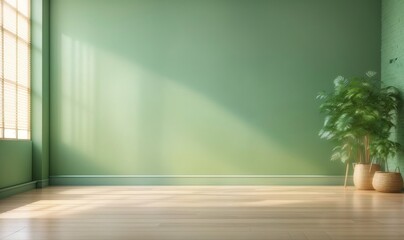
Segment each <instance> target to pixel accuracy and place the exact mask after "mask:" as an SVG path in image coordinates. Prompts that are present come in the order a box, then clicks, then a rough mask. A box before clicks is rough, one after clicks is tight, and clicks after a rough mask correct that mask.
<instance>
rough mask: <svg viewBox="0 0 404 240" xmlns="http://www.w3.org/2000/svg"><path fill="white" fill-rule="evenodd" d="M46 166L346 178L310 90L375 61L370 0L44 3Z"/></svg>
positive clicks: (88, 171) (73, 170) (92, 171)
mask: <svg viewBox="0 0 404 240" xmlns="http://www.w3.org/2000/svg"><path fill="white" fill-rule="evenodd" d="M50 22H51V26H50V36H51V40H50V41H51V51H50V53H51V75H50V79H51V81H50V93H51V96H50V119H51V121H50V125H51V128H50V142H51V145H50V146H51V148H50V160H51V165H50V172H51V175H83V174H84V175H105V174H106V175H122V174H128V175H132V174H133V175H135V174H136V175H137V174H139V175H145V174H146V175H148V174H151V175H172V174H173V175H176V174H187V175H193V174H196V175H199V174H201V175H226V174H232V175H244V174H247V175H256V174H259V175H262V174H264V175H266V174H268V175H284V174H288V175H342V174H343V166H342V165H341V164H339V163H333V162H330V161H329V155H330V150H331V144H329V143H327V142H324V141H322V140H320V139H319V138H318V136H317V133H318V130H319V129H320V127H321V124H322V116H321V115H320V114H319V113H318V105H319V102H317V101H316V100H315V96H316V93H317V92H319V91H321V90H330V89H331V88H332V80H333V79H334V78H335V77H336V76H337V75H339V74H343V75H346V76H352V75H359V74H363V73H364V72H365V71H367V70H369V69H372V70H375V71H378V72H379V71H380V44H381V43H380V1H378V0H355V1H352V0H305V1H301V0H282V1H280V0H268V1H237V0H203V1H202V0H200V1H196V0H195V1H189V0H170V1H153V0H142V1H134V0H114V1H112V0H69V1H66V0H52V1H51V16H50Z"/></svg>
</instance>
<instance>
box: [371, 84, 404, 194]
mask: <svg viewBox="0 0 404 240" xmlns="http://www.w3.org/2000/svg"><path fill="white" fill-rule="evenodd" d="M379 99H380V100H379V102H380V109H379V111H380V113H381V114H380V121H379V122H380V123H379V127H378V128H377V131H376V134H375V138H374V141H373V142H372V143H371V146H370V149H371V154H372V155H373V156H375V158H376V159H377V160H378V161H380V162H381V163H383V165H384V169H385V171H377V172H376V173H375V175H374V177H373V182H372V185H373V187H374V189H376V190H377V191H379V192H391V193H393V192H401V190H402V188H403V178H402V176H401V173H400V169H399V168H398V167H397V168H396V172H390V171H389V170H390V169H389V166H388V158H389V157H394V156H395V155H396V153H397V152H398V150H399V148H400V145H399V144H398V143H397V142H395V141H393V140H391V139H390V134H391V129H392V128H393V127H395V125H394V120H395V119H396V118H397V110H398V108H399V103H400V95H399V92H398V90H397V89H396V88H394V87H382V88H380V91H379ZM397 170H398V171H397Z"/></svg>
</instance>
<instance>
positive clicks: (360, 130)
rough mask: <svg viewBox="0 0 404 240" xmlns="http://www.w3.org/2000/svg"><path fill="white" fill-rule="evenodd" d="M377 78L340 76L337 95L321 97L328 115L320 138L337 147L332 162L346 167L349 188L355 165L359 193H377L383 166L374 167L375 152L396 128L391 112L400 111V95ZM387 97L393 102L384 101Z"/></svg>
mask: <svg viewBox="0 0 404 240" xmlns="http://www.w3.org/2000/svg"><path fill="white" fill-rule="evenodd" d="M375 74H376V73H375V72H371V71H370V72H367V73H366V75H365V76H363V77H353V78H344V77H342V76H339V77H337V78H336V79H335V80H334V91H333V92H331V93H326V92H322V93H319V94H318V96H317V98H318V99H321V100H323V103H322V104H321V105H320V110H321V112H323V113H324V114H325V120H324V125H323V127H322V129H321V130H320V133H319V135H320V137H321V138H323V139H327V140H331V141H333V142H334V143H335V144H336V147H335V148H334V149H333V153H332V155H331V160H341V161H342V162H343V163H345V164H346V173H345V186H346V182H347V176H348V171H349V165H350V163H354V164H355V165H354V166H355V167H354V184H355V186H356V188H358V189H373V186H372V178H373V174H374V173H375V172H376V171H378V170H380V165H379V164H372V163H373V159H374V157H375V156H376V155H375V156H372V153H374V152H375V151H374V150H372V148H374V147H376V143H377V142H378V141H379V140H380V139H382V137H384V136H386V128H388V131H390V130H391V128H392V127H393V126H394V123H393V118H391V117H392V115H391V111H390V110H389V111H388V108H393V109H396V108H397V103H398V94H397V93H398V91H392V90H393V89H394V88H393V87H388V88H383V87H381V82H380V81H378V80H377V79H375V78H374V76H375ZM385 93H389V98H384V97H383V94H385ZM389 99H390V100H391V101H390V100H389ZM389 104H390V105H389ZM381 133H383V134H384V135H383V134H381Z"/></svg>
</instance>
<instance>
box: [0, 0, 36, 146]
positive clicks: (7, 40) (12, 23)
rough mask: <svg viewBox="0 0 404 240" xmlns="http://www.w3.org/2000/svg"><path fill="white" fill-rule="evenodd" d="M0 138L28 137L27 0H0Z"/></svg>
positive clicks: (29, 131) (28, 24)
mask: <svg viewBox="0 0 404 240" xmlns="http://www.w3.org/2000/svg"><path fill="white" fill-rule="evenodd" d="M0 24H1V32H0V40H1V46H0V139H30V138H31V136H30V135H31V130H30V113H31V107H30V106H31V105H30V102H31V100H30V93H31V89H30V75H31V74H30V45H31V40H30V39H31V38H30V0H0Z"/></svg>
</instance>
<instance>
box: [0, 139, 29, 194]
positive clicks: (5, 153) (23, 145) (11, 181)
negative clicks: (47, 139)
mask: <svg viewBox="0 0 404 240" xmlns="http://www.w3.org/2000/svg"><path fill="white" fill-rule="evenodd" d="M31 149H32V143H31V141H13V140H1V141H0V155H1V157H0V192H1V189H2V188H6V187H10V186H14V185H18V184H21V183H26V182H30V181H32V160H31V159H32V157H31Z"/></svg>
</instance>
